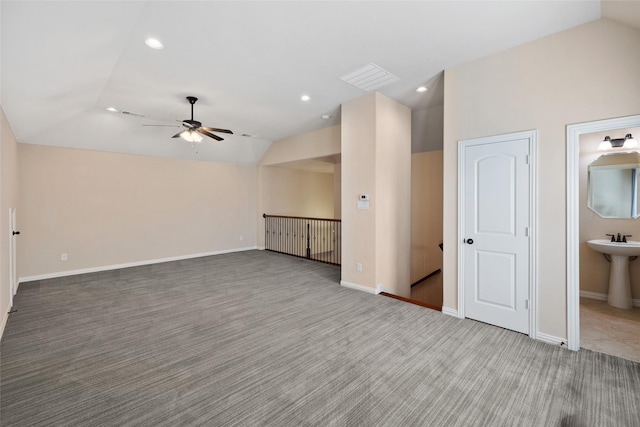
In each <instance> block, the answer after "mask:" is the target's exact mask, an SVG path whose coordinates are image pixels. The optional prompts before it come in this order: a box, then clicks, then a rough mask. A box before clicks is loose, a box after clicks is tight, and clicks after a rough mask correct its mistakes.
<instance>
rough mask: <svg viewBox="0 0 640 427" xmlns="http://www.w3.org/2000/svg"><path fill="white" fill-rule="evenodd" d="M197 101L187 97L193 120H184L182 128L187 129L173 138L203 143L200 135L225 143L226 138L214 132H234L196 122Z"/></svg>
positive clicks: (192, 97)
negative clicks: (194, 108)
mask: <svg viewBox="0 0 640 427" xmlns="http://www.w3.org/2000/svg"><path fill="white" fill-rule="evenodd" d="M197 100H198V98H196V97H195V96H187V101H189V103H190V104H191V119H186V120H182V126H183V127H184V128H185V129H184V130H182V131H180V132H178V133H177V134H175V135H173V136H172V138H182V139H184V140H185V141H189V142H191V143H194V142H200V141H202V137H201V136H200V134H201V135H205V136H208V137H209V138H213V139H215V140H216V141H224V138H221V137H219V136H218V135H215V134H214V133H213V132H216V133H230V134H233V132H232V131H230V130H229V129H219V128H211V127H206V126H202V123H200V122H199V121H197V120H194V119H193V105H194V104H195V103H196V101H197ZM147 126H149V125H147ZM160 126H161V125H160Z"/></svg>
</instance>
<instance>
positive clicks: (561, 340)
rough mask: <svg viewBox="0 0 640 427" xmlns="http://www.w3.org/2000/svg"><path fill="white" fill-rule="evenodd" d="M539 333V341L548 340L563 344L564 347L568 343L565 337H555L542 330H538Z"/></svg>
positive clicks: (551, 342) (549, 342) (555, 343)
mask: <svg viewBox="0 0 640 427" xmlns="http://www.w3.org/2000/svg"><path fill="white" fill-rule="evenodd" d="M537 335H538V336H537V338H536V339H537V340H538V341H542V342H546V343H548V344H554V345H561V346H563V347H564V346H565V344H566V340H565V339H564V338H559V337H554V336H553V335H547V334H543V333H542V332H538V333H537Z"/></svg>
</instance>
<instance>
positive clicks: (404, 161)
mask: <svg viewBox="0 0 640 427" xmlns="http://www.w3.org/2000/svg"><path fill="white" fill-rule="evenodd" d="M360 194H368V195H369V199H370V200H369V209H367V210H362V209H357V202H358V195H360ZM410 209H411V111H410V110H409V108H407V107H405V106H403V105H401V104H398V103H397V102H395V101H392V100H390V99H389V98H386V97H384V96H383V95H380V94H378V93H372V94H369V95H365V96H363V97H361V98H359V99H356V100H353V101H350V102H348V103H346V104H343V105H342V253H343V255H342V280H343V282H346V283H349V284H353V285H357V286H361V287H364V288H370V289H372V290H374V289H376V288H377V286H378V285H382V286H383V287H385V288H386V289H388V290H389V291H391V292H392V293H394V294H397V295H401V296H405V297H408V296H409V293H410V291H409V284H410V282H409V260H410V237H409V233H410V221H411V212H410ZM357 263H362V272H358V271H357V269H356V265H357Z"/></svg>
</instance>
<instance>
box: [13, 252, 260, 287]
mask: <svg viewBox="0 0 640 427" xmlns="http://www.w3.org/2000/svg"><path fill="white" fill-rule="evenodd" d="M254 249H257V247H256V246H249V247H246V248H236V249H225V250H221V251H212V252H202V253H199V254H189V255H179V256H174V257H168V258H159V259H151V260H146V261H136V262H128V263H124V264H114V265H105V266H102V267H90V268H82V269H80V270H67V271H59V272H56V273H47V274H38V275H35V276H26V277H21V278H20V280H19V281H18V282H19V283H22V282H31V281H33V280H45V279H55V278H57V277H66V276H74V275H76V274H86V273H97V272H100V271H109V270H117V269H120V268H128V267H139V266H141V265H150V264H160V263H163V262H170V261H180V260H183V259H191V258H201V257H205V256H211V255H221V254H228V253H232V252H244V251H251V250H254Z"/></svg>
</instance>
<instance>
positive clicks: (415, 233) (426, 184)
mask: <svg viewBox="0 0 640 427" xmlns="http://www.w3.org/2000/svg"><path fill="white" fill-rule="evenodd" d="M441 241H442V150H438V151H426V152H424V153H413V154H412V155H411V278H410V282H411V283H415V282H417V281H418V280H420V279H422V278H423V277H425V276H427V275H428V274H430V273H432V272H434V271H436V270H438V269H442V251H441V250H440V247H439V246H438V245H439V244H440V242H441Z"/></svg>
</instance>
